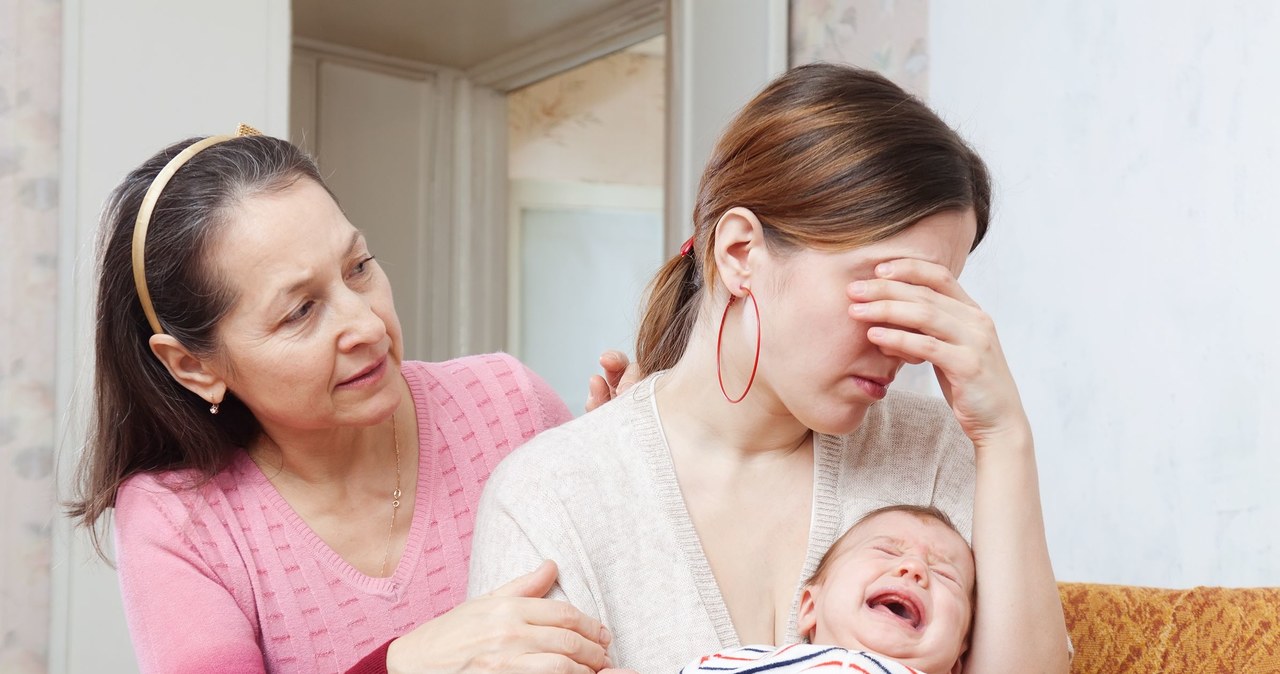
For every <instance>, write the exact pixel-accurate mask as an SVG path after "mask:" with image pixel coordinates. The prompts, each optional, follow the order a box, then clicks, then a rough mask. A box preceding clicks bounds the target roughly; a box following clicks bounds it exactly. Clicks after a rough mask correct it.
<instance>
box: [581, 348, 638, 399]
mask: <svg viewBox="0 0 1280 674" xmlns="http://www.w3.org/2000/svg"><path fill="white" fill-rule="evenodd" d="M600 369H602V370H604V374H603V375H598V374H597V375H592V377H591V381H590V382H588V383H587V411H588V412H590V411H591V410H594V409H595V408H597V407H599V406H601V405H603V404H605V403H607V402H609V401H610V400H613V399H614V398H616V397H617V396H618V395H619V394H621V393H622V392H623V391H626V390H627V389H629V388H631V386H632V385H633V384H635V383H636V382H637V381H639V380H640V378H641V377H640V367H639V366H638V365H636V364H635V363H632V362H631V360H630V359H629V358H627V354H625V353H623V352H621V351H614V350H612V349H610V350H609V351H605V352H604V353H602V354H600Z"/></svg>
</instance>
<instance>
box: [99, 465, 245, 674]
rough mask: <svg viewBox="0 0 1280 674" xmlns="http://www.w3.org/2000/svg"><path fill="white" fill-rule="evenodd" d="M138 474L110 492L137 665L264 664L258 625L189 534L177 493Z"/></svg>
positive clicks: (195, 672)
mask: <svg viewBox="0 0 1280 674" xmlns="http://www.w3.org/2000/svg"><path fill="white" fill-rule="evenodd" d="M137 482H138V481H137V480H134V481H131V482H130V483H127V484H126V485H125V486H123V487H122V488H121V489H120V491H119V494H118V496H117V498H116V506H115V532H114V536H115V545H116V563H117V570H118V573H119V578H120V589H121V593H122V595H123V598H124V608H125V618H126V620H127V622H128V625H129V633H130V635H131V637H132V640H133V647H134V650H135V652H136V654H137V659H138V667H139V669H140V671H141V672H143V673H144V674H146V673H149V672H165V673H170V672H179V673H188V674H204V673H206V672H208V673H210V674H212V673H214V672H249V673H253V672H264V671H265V666H264V664H263V658H262V652H261V650H260V648H259V646H258V639H257V633H256V632H257V630H256V629H255V627H254V626H253V625H252V624H251V623H250V621H249V619H248V617H247V616H246V615H245V614H244V612H243V611H242V610H241V608H240V606H239V604H238V603H237V602H236V600H235V596H234V594H233V593H234V591H236V590H233V588H230V587H228V586H227V585H224V581H223V580H222V579H220V578H219V576H218V575H217V573H215V570H214V568H213V566H212V565H211V564H209V563H208V562H207V561H206V560H205V559H204V557H203V556H202V555H201V551H200V549H199V547H198V546H197V545H196V544H195V543H193V542H192V540H191V538H190V536H189V535H188V533H189V531H190V528H191V526H193V525H192V524H191V522H190V520H189V517H188V516H186V514H185V513H186V510H185V508H184V507H183V506H182V503H181V501H180V500H179V499H178V498H177V497H176V496H175V495H174V494H173V493H172V492H171V491H169V490H168V489H166V488H164V487H162V486H160V485H158V484H156V483H154V482H149V481H148V482H144V483H143V484H142V485H139V484H137ZM180 522H181V524H179V523H180ZM238 589H239V590H243V591H248V588H247V587H246V588H238Z"/></svg>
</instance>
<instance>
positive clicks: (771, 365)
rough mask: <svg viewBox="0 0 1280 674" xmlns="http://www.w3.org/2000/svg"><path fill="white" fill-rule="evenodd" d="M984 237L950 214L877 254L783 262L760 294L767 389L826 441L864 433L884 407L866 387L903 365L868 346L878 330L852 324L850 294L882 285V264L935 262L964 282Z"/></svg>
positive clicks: (800, 256) (808, 255)
mask: <svg viewBox="0 0 1280 674" xmlns="http://www.w3.org/2000/svg"><path fill="white" fill-rule="evenodd" d="M976 231H977V220H976V218H975V217H974V214H973V211H963V212H961V211H948V212H944V213H938V214H936V215H932V216H929V217H927V218H924V219H923V220H921V221H920V222H918V223H916V224H915V225H912V226H911V227H910V228H909V229H907V230H905V231H903V232H901V233H899V234H897V235H895V236H893V237H891V238H888V239H885V240H884V241H880V242H878V243H874V244H871V245H869V246H863V247H861V248H856V249H853V250H846V251H836V252H828V251H817V250H804V251H801V252H798V253H795V254H792V255H788V256H786V257H785V258H780V264H779V265H777V266H776V267H775V268H774V269H772V270H771V274H777V277H776V278H775V279H774V280H773V282H768V281H767V280H766V281H765V282H763V283H757V284H756V285H754V286H753V287H752V292H753V293H755V294H756V296H757V298H758V301H759V303H760V314H761V320H762V322H763V335H762V340H763V344H762V348H761V355H760V374H761V376H762V378H763V379H764V383H765V387H766V388H767V389H770V390H771V391H772V393H773V395H774V396H776V399H777V400H778V402H780V403H781V404H782V405H783V406H784V407H785V408H786V409H787V410H788V412H789V413H790V414H791V415H793V416H795V417H796V418H797V419H798V420H800V421H801V422H802V423H804V424H805V426H806V427H808V428H812V429H814V430H817V431H820V432H825V433H847V432H850V431H852V430H853V429H855V428H857V426H858V425H859V424H861V423H862V419H863V417H864V416H865V414H866V411H867V409H868V408H869V407H870V406H871V405H872V404H874V403H875V402H877V400H879V397H878V396H877V395H876V394H875V393H876V392H874V391H868V390H867V389H866V387H865V386H862V385H860V384H859V380H871V381H876V382H880V383H887V382H888V381H890V380H892V379H893V377H894V376H895V375H896V374H897V372H898V369H899V368H901V367H902V364H903V361H902V360H901V359H900V358H896V357H893V356H890V355H887V354H885V353H883V352H882V351H881V350H880V348H879V347H878V346H876V345H875V344H872V343H871V342H870V341H868V339H867V329H868V328H870V327H872V326H870V325H868V324H863V323H859V322H857V321H854V320H853V319H851V318H850V316H849V305H850V300H849V296H848V295H847V294H846V288H847V287H848V285H849V284H850V283H852V282H854V281H858V280H866V279H871V278H874V277H875V267H876V265H878V264H880V263H881V262H888V261H891V260H895V259H900V258H915V259H919V260H924V261H927V262H933V263H935V264H939V265H942V266H944V267H946V268H947V269H949V270H950V271H951V273H952V274H954V275H956V276H958V275H959V274H960V271H961V270H962V269H963V268H964V262H965V258H966V257H967V256H968V253H969V247H970V245H971V244H972V242H973V238H974V235H975V233H976ZM753 395H754V393H753ZM881 395H882V394H881Z"/></svg>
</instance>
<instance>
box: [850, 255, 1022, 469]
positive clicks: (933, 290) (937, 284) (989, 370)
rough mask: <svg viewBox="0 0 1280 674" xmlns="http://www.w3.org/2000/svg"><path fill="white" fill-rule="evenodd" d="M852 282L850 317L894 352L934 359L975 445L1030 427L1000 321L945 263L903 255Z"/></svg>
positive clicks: (920, 359) (912, 360)
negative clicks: (868, 276)
mask: <svg viewBox="0 0 1280 674" xmlns="http://www.w3.org/2000/svg"><path fill="white" fill-rule="evenodd" d="M875 275H876V276H875V278H873V279H870V280H866V281H858V282H855V283H851V284H850V285H849V288H848V293H849V298H850V300H852V304H851V305H850V306H849V315H850V316H852V317H853V318H854V320H856V321H858V322H860V323H864V324H868V325H869V326H870V327H869V328H868V329H867V339H868V340H870V341H871V343H873V344H875V345H876V346H878V347H880V350H881V351H882V352H884V353H885V354H886V355H889V356H892V357H895V358H901V359H903V360H904V361H906V362H908V363H912V364H917V363H921V362H928V363H931V364H932V365H933V368H934V372H935V373H937V375H938V383H939V384H941V386H942V393H943V395H944V396H946V399H947V403H948V404H949V405H951V409H952V410H953V411H954V412H955V415H956V419H957V420H959V422H960V427H961V428H962V429H964V432H965V434H966V435H968V436H969V438H970V439H971V440H973V442H974V445H975V446H980V445H982V444H984V442H985V441H987V440H989V439H992V438H997V437H1001V436H1005V435H1007V434H1010V433H1023V432H1026V431H1027V426H1028V424H1027V419H1026V413H1025V412H1024V411H1023V409H1022V401H1021V399H1020V398H1019V396H1018V387H1017V385H1016V384H1014V381H1013V376H1012V374H1010V372H1009V365H1008V363H1007V362H1006V360H1005V357H1004V352H1003V351H1002V350H1001V348H1000V340H999V338H998V337H997V336H996V329H995V324H994V323H993V322H992V320H991V317H990V316H988V315H987V314H986V312H984V311H983V310H982V309H981V307H979V306H978V305H977V303H976V302H974V301H973V300H972V299H971V298H970V297H969V295H968V294H966V293H965V291H964V289H963V288H961V287H960V284H959V283H958V282H957V281H956V278H955V276H954V275H952V273H951V271H950V270H948V269H947V268H946V267H943V266H942V265H938V264H933V263H931V262H925V261H923V260H917V259H910V258H903V259H897V260H891V261H888V262H883V263H881V264H879V265H877V266H876V269H875Z"/></svg>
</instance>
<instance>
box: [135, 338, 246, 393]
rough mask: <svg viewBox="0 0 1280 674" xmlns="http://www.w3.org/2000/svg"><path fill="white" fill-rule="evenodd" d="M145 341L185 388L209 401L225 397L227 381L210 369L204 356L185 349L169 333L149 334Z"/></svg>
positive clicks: (172, 375)
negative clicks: (149, 336)
mask: <svg viewBox="0 0 1280 674" xmlns="http://www.w3.org/2000/svg"><path fill="white" fill-rule="evenodd" d="M148 344H149V345H150V346H151V353H153V354H155V357H156V359H158V360H159V361H160V362H161V364H163V365H164V367H165V369H167V370H168V371H169V375H170V376H171V377H173V379H174V381H176V382H178V383H179V384H182V386H183V387H184V388H186V389H187V390H188V391H191V392H192V393H194V394H196V395H198V396H200V398H201V399H203V400H208V401H209V402H210V403H211V404H212V403H217V402H221V401H222V399H223V398H225V397H226V395H227V384H226V382H224V381H223V380H222V376H221V375H219V374H218V373H217V372H215V371H213V370H212V369H210V368H209V366H208V364H207V363H206V362H205V361H204V360H202V359H200V358H198V357H196V356H195V355H193V354H192V353H191V352H190V351H188V350H187V347H185V346H183V345H182V342H179V341H178V340H176V339H174V338H173V336H172V335H152V336H151V339H150V340H148Z"/></svg>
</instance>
